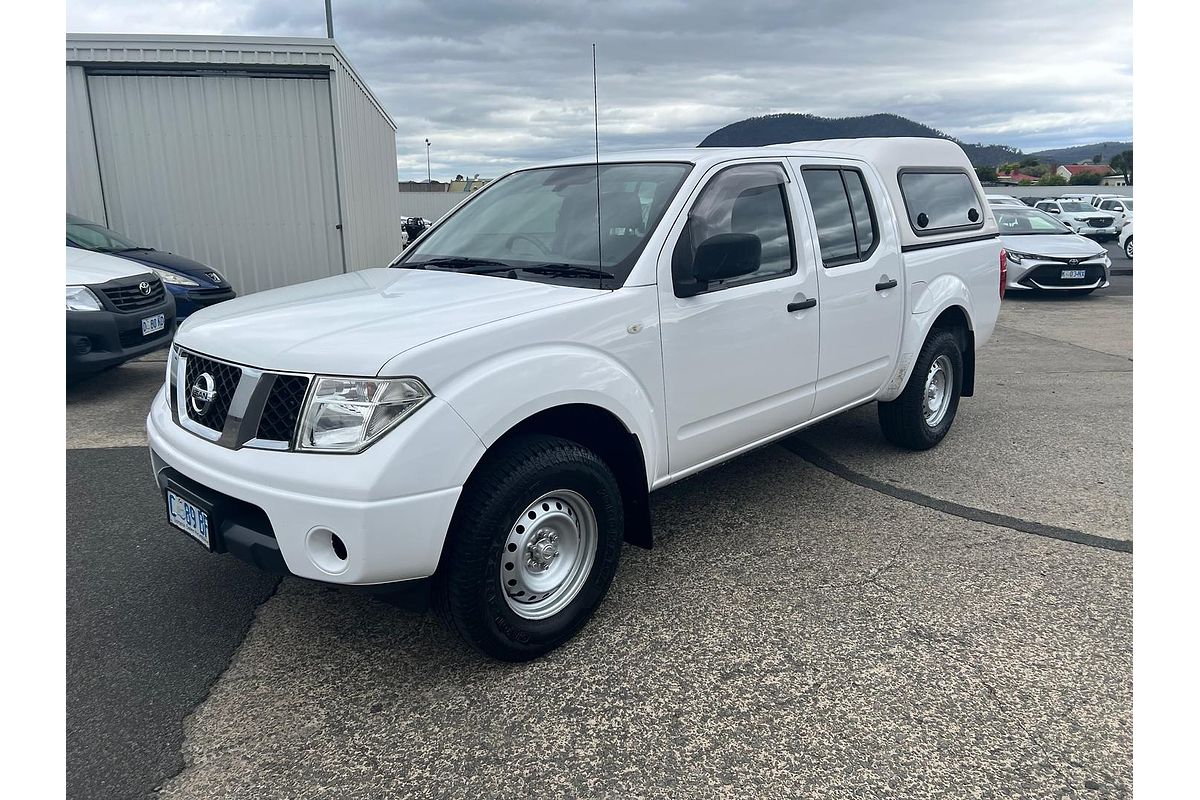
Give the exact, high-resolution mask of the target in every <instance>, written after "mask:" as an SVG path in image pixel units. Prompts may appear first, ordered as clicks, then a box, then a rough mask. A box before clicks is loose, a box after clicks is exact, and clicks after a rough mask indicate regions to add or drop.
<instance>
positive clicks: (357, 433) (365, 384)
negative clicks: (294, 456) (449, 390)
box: [297, 376, 433, 453]
mask: <svg viewBox="0 0 1200 800" xmlns="http://www.w3.org/2000/svg"><path fill="white" fill-rule="evenodd" d="M313 380H314V383H315V385H314V387H313V390H312V392H311V393H310V395H309V400H308V407H307V408H306V409H305V410H304V421H303V422H302V423H301V424H300V439H299V442H298V443H297V449H299V450H309V451H314V450H315V451H319V452H324V453H358V452H360V451H362V450H364V449H366V448H367V446H368V445H370V444H372V443H374V442H375V440H377V439H379V437H381V436H383V435H384V434H385V433H387V432H388V431H390V430H391V429H392V428H394V427H395V426H396V425H398V424H399V423H400V421H401V420H403V419H404V418H405V417H407V416H408V415H409V414H411V413H413V412H414V411H416V410H417V409H418V408H420V407H421V406H422V405H423V404H424V403H425V401H426V400H428V399H429V398H430V397H432V396H433V395H432V394H431V393H430V391H429V390H428V389H426V388H425V384H423V383H421V382H420V381H419V380H417V379H416V378H389V379H386V380H385V379H375V378H323V377H320V376H318V377H316V378H314V379H313Z"/></svg>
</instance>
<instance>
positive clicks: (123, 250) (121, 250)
mask: <svg viewBox="0 0 1200 800" xmlns="http://www.w3.org/2000/svg"><path fill="white" fill-rule="evenodd" d="M141 250H144V251H146V252H151V251H153V250H154V248H153V247H114V248H111V249H109V250H108V251H106V252H109V253H136V252H138V251H141Z"/></svg>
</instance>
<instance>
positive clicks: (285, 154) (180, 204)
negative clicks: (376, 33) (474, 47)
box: [88, 75, 344, 292]
mask: <svg viewBox="0 0 1200 800" xmlns="http://www.w3.org/2000/svg"><path fill="white" fill-rule="evenodd" d="M88 90H89V94H90V96H91V98H92V120H93V125H94V129H95V133H96V149H97V152H98V153H99V157H100V174H101V177H102V180H103V182H104V199H105V205H106V208H107V211H108V223H109V226H110V227H112V228H114V229H116V230H119V231H121V232H123V233H126V234H128V235H129V236H130V237H131V238H133V239H134V240H136V241H138V242H143V243H146V244H148V245H151V246H153V247H158V248H162V249H164V250H170V251H172V252H176V253H181V254H184V255H187V256H188V257H190V258H195V259H197V260H198V261H201V262H203V263H205V264H207V265H209V266H212V267H214V268H216V269H217V270H219V271H221V272H223V273H225V274H226V276H227V277H228V278H229V279H230V281H231V282H232V283H233V285H234V286H235V287H237V288H238V289H239V290H240V291H243V292H256V291H260V290H262V289H271V288H274V287H276V286H286V285H288V284H291V283H297V282H299V281H305V280H313V279H315V278H323V277H327V276H329V275H334V274H339V273H341V272H343V271H344V270H343V262H342V247H341V241H340V238H339V234H338V231H337V225H338V224H340V215H339V212H338V197H337V192H338V186H337V181H336V176H335V164H334V156H333V120H332V107H331V105H330V98H329V81H328V80H327V79H325V78H316V77H311V78H261V77H234V76H228V75H191V76H180V75H171V76H167V75H111V76H105V75H91V76H89V77H88Z"/></svg>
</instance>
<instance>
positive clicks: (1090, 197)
mask: <svg viewBox="0 0 1200 800" xmlns="http://www.w3.org/2000/svg"><path fill="white" fill-rule="evenodd" d="M1103 196H1104V195H1098V194H1091V193H1084V194H1081V193H1078V192H1068V193H1066V194H1061V195H1059V196H1058V199H1059V200H1078V201H1079V202H1081V203H1087V204H1088V205H1089V206H1094V205H1095V200H1096V198H1098V197H1103Z"/></svg>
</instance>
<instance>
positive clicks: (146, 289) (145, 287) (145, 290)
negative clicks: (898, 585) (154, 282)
mask: <svg viewBox="0 0 1200 800" xmlns="http://www.w3.org/2000/svg"><path fill="white" fill-rule="evenodd" d="M138 291H139V292H141V293H142V294H145V295H149V294H150V282H149V281H142V282H141V283H139V284H138Z"/></svg>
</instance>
